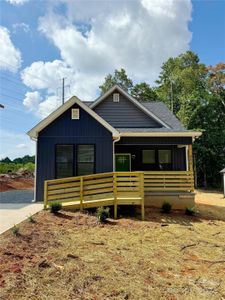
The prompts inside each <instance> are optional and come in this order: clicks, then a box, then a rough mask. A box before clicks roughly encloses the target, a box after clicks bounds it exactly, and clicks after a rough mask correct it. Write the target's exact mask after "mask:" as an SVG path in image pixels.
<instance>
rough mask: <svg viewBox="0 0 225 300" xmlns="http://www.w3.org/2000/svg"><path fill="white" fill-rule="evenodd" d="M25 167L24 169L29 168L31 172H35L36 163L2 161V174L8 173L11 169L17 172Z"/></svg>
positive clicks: (0, 169) (0, 167)
mask: <svg viewBox="0 0 225 300" xmlns="http://www.w3.org/2000/svg"><path fill="white" fill-rule="evenodd" d="M20 169H23V170H24V171H25V170H27V171H29V172H34V169H35V164H34V163H31V162H29V163H27V164H25V165H24V164H20V163H13V162H11V163H4V162H0V174H7V173H8V172H9V171H11V172H13V173H14V172H17V171H18V170H20Z"/></svg>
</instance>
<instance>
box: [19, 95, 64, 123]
mask: <svg viewBox="0 0 225 300" xmlns="http://www.w3.org/2000/svg"><path fill="white" fill-rule="evenodd" d="M23 105H24V106H25V107H26V109H27V110H28V111H30V112H32V113H34V114H35V115H36V116H38V117H41V118H45V117H47V116H48V115H49V114H50V113H51V112H53V111H54V110H55V109H56V108H57V107H58V106H59V103H58V97H57V96H56V95H48V96H47V97H45V98H43V97H42V96H41V94H40V93H39V92H38V91H34V92H27V93H26V94H25V98H24V100H23Z"/></svg>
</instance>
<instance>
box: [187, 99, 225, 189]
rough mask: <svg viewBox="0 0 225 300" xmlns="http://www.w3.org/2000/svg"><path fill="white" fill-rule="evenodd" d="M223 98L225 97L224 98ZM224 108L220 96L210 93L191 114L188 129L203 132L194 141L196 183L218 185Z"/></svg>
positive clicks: (224, 143) (224, 146) (224, 147)
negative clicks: (206, 99)
mask: <svg viewBox="0 0 225 300" xmlns="http://www.w3.org/2000/svg"><path fill="white" fill-rule="evenodd" d="M224 100H225V99H224ZM224 124H225V109H224V106H223V101H221V98H220V97H218V96H215V95H211V97H210V99H209V100H208V101H207V102H206V103H205V104H204V105H201V106H199V107H198V108H197V109H196V111H195V113H194V114H193V115H192V117H191V119H190V122H189V129H201V130H202V131H203V134H202V136H201V137H199V138H198V139H197V140H196V141H195V143H194V153H195V161H196V169H197V175H198V176H197V178H198V185H200V186H204V187H209V186H210V187H219V186H220V185H221V178H220V174H219V171H220V170H221V169H222V168H224V166H225V126H224Z"/></svg>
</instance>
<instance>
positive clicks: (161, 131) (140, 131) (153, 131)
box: [116, 128, 202, 138]
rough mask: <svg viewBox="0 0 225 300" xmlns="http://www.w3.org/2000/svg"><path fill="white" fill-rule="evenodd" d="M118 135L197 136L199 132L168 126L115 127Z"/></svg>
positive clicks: (199, 134)
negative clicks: (169, 127)
mask: <svg viewBox="0 0 225 300" xmlns="http://www.w3.org/2000/svg"><path fill="white" fill-rule="evenodd" d="M116 129H117V131H119V133H120V136H122V137H123V136H127V137H128V136H130V137H131V136H133V137H138V136H139V137H151V136H152V137H157V136H158V137H193V138H195V137H199V136H201V134H202V133H201V132H198V131H189V130H186V129H184V130H176V129H168V128H116Z"/></svg>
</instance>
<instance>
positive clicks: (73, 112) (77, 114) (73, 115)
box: [71, 108, 80, 120]
mask: <svg viewBox="0 0 225 300" xmlns="http://www.w3.org/2000/svg"><path fill="white" fill-rule="evenodd" d="M71 119H72V120H79V119H80V110H79V108H72V109H71Z"/></svg>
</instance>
